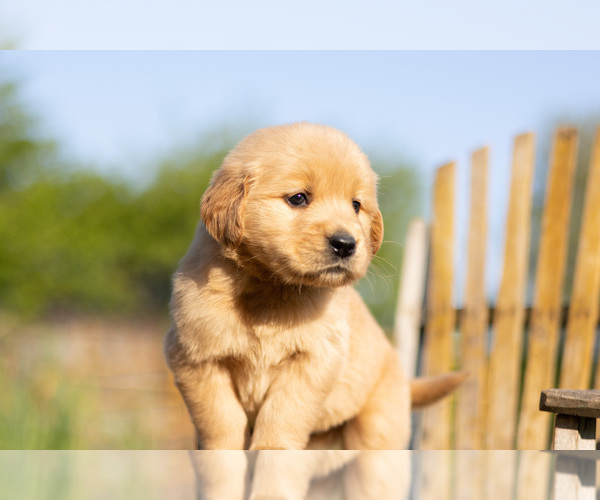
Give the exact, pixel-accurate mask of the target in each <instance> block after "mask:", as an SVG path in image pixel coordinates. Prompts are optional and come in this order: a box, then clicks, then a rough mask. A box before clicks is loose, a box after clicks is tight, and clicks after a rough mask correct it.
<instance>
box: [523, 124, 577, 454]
mask: <svg viewBox="0 0 600 500" xmlns="http://www.w3.org/2000/svg"><path fill="white" fill-rule="evenodd" d="M577 143H578V136H577V131H576V130H575V129H573V128H566V127H565V128H561V129H559V130H558V131H557V132H556V135H555V137H554V147H553V151H552V159H551V165H550V171H549V173H548V184H547V189H546V200H545V207H544V213H543V216H542V233H541V238H540V246H539V250H538V259H537V268H536V283H535V296H534V305H533V317H532V322H531V326H530V328H529V339H528V349H527V361H526V366H525V379H524V387H523V400H522V403H521V415H520V418H519V431H518V442H517V447H518V448H519V449H524V450H542V449H545V448H546V447H547V446H548V436H549V433H550V415H547V414H545V413H541V412H539V410H538V404H537V403H538V398H539V394H540V391H542V390H543V389H546V388H548V387H552V386H554V385H555V375H556V371H555V370H556V356H557V349H558V329H559V324H560V310H561V305H562V304H561V302H562V297H563V281H564V275H565V268H566V261H567V242H568V239H569V238H568V234H569V220H570V214H571V197H572V187H573V177H574V172H575V166H576V163H577Z"/></svg>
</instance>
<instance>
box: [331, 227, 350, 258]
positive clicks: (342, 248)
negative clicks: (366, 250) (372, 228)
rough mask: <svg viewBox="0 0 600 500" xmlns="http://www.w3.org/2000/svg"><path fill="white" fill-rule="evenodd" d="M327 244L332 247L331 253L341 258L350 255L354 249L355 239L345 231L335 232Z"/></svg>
mask: <svg viewBox="0 0 600 500" xmlns="http://www.w3.org/2000/svg"><path fill="white" fill-rule="evenodd" d="M329 244H330V245H331V246H332V247H333V253H334V254H335V255H337V256H338V257H340V258H341V259H345V258H347V257H351V256H352V255H354V252H355V251H356V240H355V239H354V238H353V237H352V236H350V235H349V234H347V233H335V234H334V235H333V236H332V237H331V238H329Z"/></svg>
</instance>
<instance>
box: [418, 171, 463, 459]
mask: <svg viewBox="0 0 600 500" xmlns="http://www.w3.org/2000/svg"><path fill="white" fill-rule="evenodd" d="M454 172H455V165H454V163H449V164H447V165H444V166H443V167H440V168H439V169H438V170H437V172H436V177H435V183H434V193H433V221H432V228H431V256H430V279H429V288H428V290H427V324H426V326H425V346H424V352H423V369H424V370H423V372H424V373H425V374H426V375H439V374H442V373H445V372H448V371H450V370H451V369H452V368H453V366H452V365H453V353H452V333H453V330H454V304H453V300H452V285H453V278H454V272H453V268H454V177H455V175H454ZM450 405H451V398H445V399H443V400H442V401H440V402H439V403H436V404H435V405H433V406H431V407H429V408H428V409H427V410H425V411H424V415H423V436H422V441H421V447H422V448H423V449H434V450H446V449H450V448H451V430H450V409H451V406H450Z"/></svg>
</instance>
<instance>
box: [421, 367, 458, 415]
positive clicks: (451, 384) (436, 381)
mask: <svg viewBox="0 0 600 500" xmlns="http://www.w3.org/2000/svg"><path fill="white" fill-rule="evenodd" d="M466 378H467V373H466V372H452V373H444V374H443V375H435V376H432V377H418V378H414V379H412V380H411V381H410V394H411V398H412V408H413V410H414V409H417V408H422V407H423V406H427V405H430V404H432V403H435V402H436V401H438V400H440V399H442V398H443V397H445V396H447V395H448V394H450V393H451V392H452V391H453V390H454V389H456V388H457V387H458V386H459V385H460V384H462V383H463V382H464V381H465V379H466Z"/></svg>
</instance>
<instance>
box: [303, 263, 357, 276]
mask: <svg viewBox="0 0 600 500" xmlns="http://www.w3.org/2000/svg"><path fill="white" fill-rule="evenodd" d="M350 274H352V271H351V270H350V269H348V268H347V267H345V266H342V265H339V264H337V265H334V266H327V267H324V268H323V269H320V270H319V271H312V272H308V273H303V274H302V276H303V277H304V278H309V279H318V278H323V277H331V276H349V275H350Z"/></svg>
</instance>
